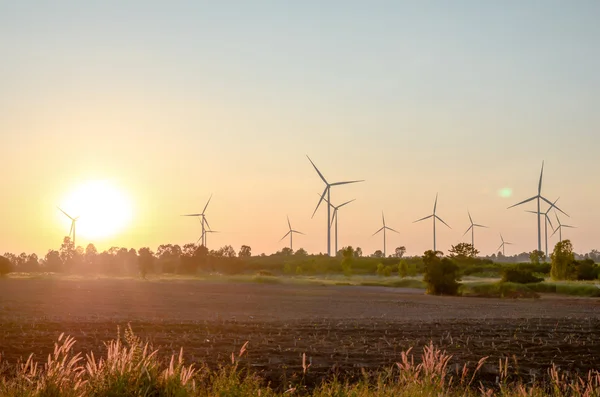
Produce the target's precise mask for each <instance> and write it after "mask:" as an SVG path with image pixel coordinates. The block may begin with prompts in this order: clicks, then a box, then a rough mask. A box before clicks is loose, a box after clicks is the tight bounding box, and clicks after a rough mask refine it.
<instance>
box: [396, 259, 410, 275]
mask: <svg viewBox="0 0 600 397" xmlns="http://www.w3.org/2000/svg"><path fill="white" fill-rule="evenodd" d="M398 275H399V276H400V277H402V278H404V277H406V276H408V263H406V260H405V259H402V260H401V261H400V263H399V264H398Z"/></svg>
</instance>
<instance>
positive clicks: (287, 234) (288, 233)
mask: <svg viewBox="0 0 600 397" xmlns="http://www.w3.org/2000/svg"><path fill="white" fill-rule="evenodd" d="M291 232H292V231H291V230H290V231H289V232H287V233H286V234H285V236H283V237H282V238H281V240H279V241H282V240H283V239H284V238H286V237H287V236H289V235H290V233H291Z"/></svg>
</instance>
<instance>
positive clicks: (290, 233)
mask: <svg viewBox="0 0 600 397" xmlns="http://www.w3.org/2000/svg"><path fill="white" fill-rule="evenodd" d="M287 221H288V226H289V228H290V230H289V231H288V232H287V233H286V234H285V236H283V237H282V238H281V240H279V241H282V240H283V239H284V238H286V237H287V236H288V235H289V236H290V249H291V250H292V251H294V240H293V238H294V233H297V234H304V233H302V232H299V231H297V230H294V229H292V224H291V223H290V217H289V216H288V217H287Z"/></svg>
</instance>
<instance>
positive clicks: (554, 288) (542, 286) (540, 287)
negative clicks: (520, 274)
mask: <svg viewBox="0 0 600 397" xmlns="http://www.w3.org/2000/svg"><path fill="white" fill-rule="evenodd" d="M527 287H528V288H530V289H531V290H532V291H536V292H540V293H551V294H560V295H570V296H581V297H594V298H597V297H600V288H599V287H598V284H590V283H580V282H543V283H537V284H527Z"/></svg>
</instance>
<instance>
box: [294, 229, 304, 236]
mask: <svg viewBox="0 0 600 397" xmlns="http://www.w3.org/2000/svg"><path fill="white" fill-rule="evenodd" d="M292 233H297V234H302V235H303V236H306V233H302V232H299V231H298V230H292Z"/></svg>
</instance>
